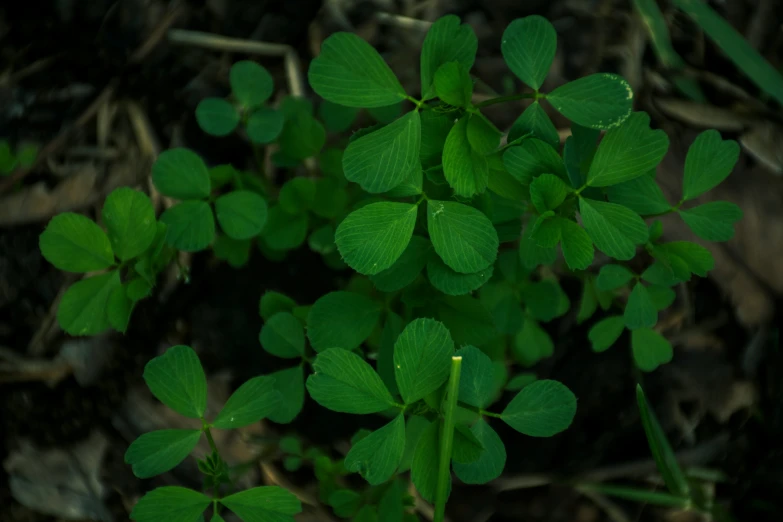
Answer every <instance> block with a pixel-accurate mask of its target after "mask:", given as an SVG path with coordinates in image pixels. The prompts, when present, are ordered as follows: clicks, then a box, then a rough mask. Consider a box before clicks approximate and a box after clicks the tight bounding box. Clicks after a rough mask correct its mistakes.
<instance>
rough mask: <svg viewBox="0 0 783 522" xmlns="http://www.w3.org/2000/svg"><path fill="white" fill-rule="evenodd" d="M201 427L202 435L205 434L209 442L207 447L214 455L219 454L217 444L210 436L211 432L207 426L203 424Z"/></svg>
mask: <svg viewBox="0 0 783 522" xmlns="http://www.w3.org/2000/svg"><path fill="white" fill-rule="evenodd" d="M202 429H203V430H204V435H206V436H207V442H209V448H210V449H211V450H212V452H213V453H215V454H216V455H220V453H218V449H217V445H216V444H215V439H213V438H212V433H211V432H210V431H209V426H204V427H203V428H202Z"/></svg>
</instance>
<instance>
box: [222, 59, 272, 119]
mask: <svg viewBox="0 0 783 522" xmlns="http://www.w3.org/2000/svg"><path fill="white" fill-rule="evenodd" d="M229 82H230V83H231V92H232V93H233V94H234V98H236V99H237V101H238V102H239V103H241V104H242V105H243V106H244V107H245V108H253V107H257V106H259V105H261V104H262V103H264V102H265V101H267V100H268V99H269V97H270V96H272V91H274V88H275V87H274V82H273V80H272V75H271V74H269V71H267V70H266V69H265V68H264V67H263V66H261V65H259V64H257V63H256V62H251V61H250V60H241V61H239V62H236V63H235V64H234V65H232V66H231V71H230V72H229Z"/></svg>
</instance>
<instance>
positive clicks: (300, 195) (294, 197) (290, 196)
mask: <svg viewBox="0 0 783 522" xmlns="http://www.w3.org/2000/svg"><path fill="white" fill-rule="evenodd" d="M315 190H316V188H315V183H314V182H313V180H312V179H310V178H304V177H297V178H293V179H290V180H288V181H286V182H285V183H284V184H283V186H282V187H281V188H280V193H279V194H278V203H279V204H280V207H281V208H282V209H283V210H285V211H286V212H288V213H289V214H301V213H302V212H306V211H308V210H309V209H310V207H312V205H313V201H315Z"/></svg>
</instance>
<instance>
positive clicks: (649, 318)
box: [623, 283, 658, 330]
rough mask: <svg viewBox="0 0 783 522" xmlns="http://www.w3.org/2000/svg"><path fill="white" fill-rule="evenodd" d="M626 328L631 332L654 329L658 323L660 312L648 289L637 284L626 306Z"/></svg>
mask: <svg viewBox="0 0 783 522" xmlns="http://www.w3.org/2000/svg"><path fill="white" fill-rule="evenodd" d="M623 317H624V318H625V326H626V327H628V329H629V330H636V329H638V328H652V327H653V326H655V323H657V322H658V310H657V309H656V308H655V305H654V304H653V302H652V299H651V298H650V294H649V293H648V292H647V287H646V286H644V285H643V284H642V283H636V285H635V286H634V287H633V290H631V294H630V295H629V296H628V302H627V303H626V304H625V314H624V315H623Z"/></svg>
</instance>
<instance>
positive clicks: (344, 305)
mask: <svg viewBox="0 0 783 522" xmlns="http://www.w3.org/2000/svg"><path fill="white" fill-rule="evenodd" d="M380 314H381V306H380V305H379V304H378V303H376V302H374V301H371V300H370V299H368V298H367V297H365V296H363V295H359V294H354V293H351V292H330V293H328V294H326V295H324V296H323V297H321V298H320V299H318V300H317V301H316V302H315V303H314V304H313V306H312V308H311V309H310V313H309V315H308V316H307V325H308V326H307V338H308V339H310V344H311V345H312V347H313V349H314V350H315V351H316V352H321V351H323V350H326V349H327V348H343V349H345V350H354V349H356V348H358V347H359V345H361V344H362V343H363V342H364V340H365V339H367V338H368V337H369V336H370V334H371V333H372V331H373V330H374V329H375V325H376V324H377V323H378V319H379V318H380Z"/></svg>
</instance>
